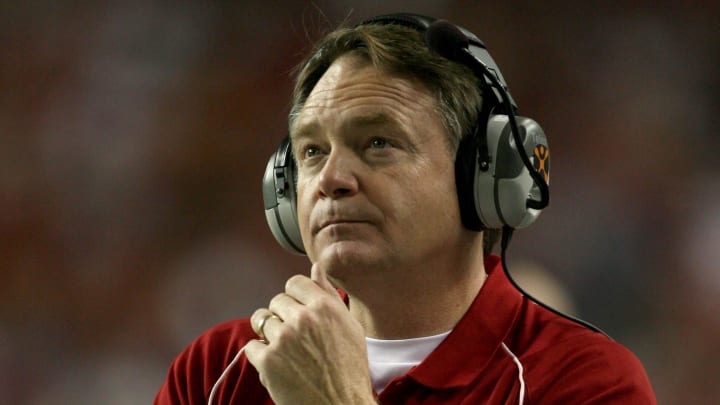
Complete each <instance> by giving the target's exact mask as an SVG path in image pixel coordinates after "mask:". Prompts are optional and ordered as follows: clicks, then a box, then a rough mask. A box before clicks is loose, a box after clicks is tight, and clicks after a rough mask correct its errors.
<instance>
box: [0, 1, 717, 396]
mask: <svg viewBox="0 0 720 405" xmlns="http://www.w3.org/2000/svg"><path fill="white" fill-rule="evenodd" d="M60 3H68V4H60ZM487 3H489V2H474V1H450V0H446V1H442V0H422V1H417V2H414V4H415V6H414V7H415V8H414V9H413V10H408V9H407V8H406V3H404V2H400V1H396V0H392V1H362V2H351V1H348V0H344V1H330V0H325V1H321V0H316V1H313V2H310V1H285V2H274V1H266V0H263V1H260V0H257V1H238V2H192V1H177V2H170V1H159V0H155V1H122V2H109V3H106V2H98V3H94V2H78V3H73V2H52V1H28V2H9V1H5V2H2V4H1V5H0V398H2V399H3V400H2V402H7V403H13V404H33V405H34V404H67V403H74V404H84V403H87V404H90V403H103V404H111V405H112V404H140V403H149V402H150V401H151V400H152V397H153V396H154V394H155V392H156V390H157V389H158V387H159V386H160V384H161V383H162V381H163V379H164V378H165V374H166V371H167V368H168V366H169V364H170V362H171V361H172V359H173V357H174V356H175V355H176V354H177V353H178V352H179V351H180V350H181V349H182V348H184V347H185V345H187V344H188V343H189V342H190V341H191V340H192V339H194V338H195V337H196V336H197V335H198V334H199V333H201V332H202V331H203V330H205V329H207V328H208V327H210V326H212V325H214V324H216V323H218V322H221V321H224V320H228V319H231V318H235V317H245V316H249V315H250V314H251V313H252V311H253V310H254V309H255V308H257V307H259V306H264V305H266V303H267V301H268V299H269V298H271V297H272V296H273V295H274V294H275V293H276V292H279V291H280V290H281V289H282V286H283V285H284V281H285V279H287V278H288V277H289V276H290V275H292V274H295V273H300V272H305V273H307V272H308V271H309V265H308V262H307V260H306V259H305V258H303V257H299V256H292V255H290V254H288V253H285V252H284V251H283V250H282V249H281V248H280V247H279V245H278V244H277V243H276V242H275V241H274V240H273V239H272V235H271V234H270V232H269V230H268V228H267V226H266V223H265V218H264V212H263V205H262V194H261V187H260V186H261V179H262V174H263V171H264V169H265V165H266V163H267V159H268V158H269V157H270V155H271V153H272V152H273V151H274V149H275V148H276V147H277V144H278V142H279V141H280V139H281V138H282V137H283V136H284V135H285V133H286V131H287V121H286V118H287V113H288V106H289V97H290V91H291V87H292V73H293V72H294V67H295V66H296V65H297V64H298V63H299V62H300V61H301V59H302V57H303V55H304V53H305V52H306V51H307V50H308V49H309V47H310V46H311V43H312V40H313V39H316V38H318V35H319V33H321V32H323V31H327V30H328V29H331V28H334V27H336V26H337V25H339V24H340V23H342V22H343V21H347V22H349V23H354V22H358V21H359V20H361V19H362V18H364V17H370V16H373V15H376V14H382V13H387V12H394V11H415V12H419V13H422V14H427V15H432V16H436V17H442V18H446V19H449V20H451V21H453V22H455V23H457V24H460V25H462V26H464V27H466V28H468V29H470V30H471V31H473V32H474V33H475V34H477V35H478V36H479V37H480V38H481V39H483V40H484V41H485V43H486V44H487V45H488V47H489V49H490V51H491V53H492V55H493V56H494V57H495V60H496V61H497V62H498V64H499V65H500V67H501V68H502V70H503V73H504V75H505V78H506V79H507V81H508V83H509V85H510V89H511V91H512V93H513V96H514V98H515V100H516V101H517V102H518V104H519V106H520V111H521V113H522V114H525V115H527V116H530V117H532V118H533V119H535V120H536V121H538V122H539V123H540V124H541V125H542V127H543V129H544V130H545V132H546V134H547V135H548V138H549V141H550V147H551V162H552V163H551V165H552V174H551V182H550V184H551V190H552V194H551V204H550V207H549V208H548V209H547V210H546V211H545V212H544V213H543V215H542V216H541V217H540V219H539V220H538V221H537V223H536V224H535V225H533V226H532V227H530V228H528V229H526V230H522V231H518V232H516V234H515V237H514V240H513V243H512V245H511V247H510V250H509V256H508V262H509V264H510V269H511V271H512V270H513V269H516V270H517V272H518V274H521V273H523V271H524V270H527V269H530V268H532V269H540V274H544V276H545V277H546V278H547V279H549V280H554V282H555V284H556V286H560V288H561V290H562V293H563V294H565V295H566V296H567V297H569V298H568V299H569V300H570V301H572V308H573V312H575V313H577V314H578V315H579V316H581V317H582V318H584V319H586V320H588V321H590V322H591V323H593V324H595V325H597V326H599V327H601V328H602V329H604V330H605V331H606V332H608V333H609V334H610V335H611V336H613V338H615V339H616V340H618V341H620V342H621V343H623V344H625V345H627V346H628V347H629V348H631V349H632V350H633V351H634V352H635V353H636V354H637V355H638V357H639V358H640V359H641V360H642V361H643V363H644V365H645V367H646V369H647V371H648V375H649V377H650V380H651V382H652V384H653V386H654V388H655V391H656V394H657V397H658V400H659V401H660V403H663V404H681V403H683V404H684V403H713V402H715V401H717V400H718V398H720V386H718V384H717V382H716V381H715V380H716V379H717V376H718V375H720V350H717V342H718V341H720V316H718V314H720V304H719V303H718V302H720V299H719V298H720V203H719V202H720V177H718V175H720V169H719V168H718V162H720V160H719V159H718V151H720V137H719V136H718V131H719V130H720V75H718V72H720V28H719V27H720V26H718V24H717V18H716V17H717V16H718V15H720V4H719V3H718V2H715V1H713V2H705V3H703V4H702V5H700V3H698V4H697V5H695V4H694V3H693V2H669V1H659V2H658V1H655V2H650V1H639V0H635V1H625V2H617V3H618V4H616V5H611V4H607V3H608V2H601V1H590V2H570V1H549V2H534V3H533V2H520V1H506V2H498V3H502V4H493V5H491V4H487ZM532 279H533V278H531V277H528V278H527V280H532ZM540 285H541V283H539V282H530V281H528V285H526V287H527V289H528V290H530V291H534V289H537V290H539V289H541V287H539V286H540ZM542 294H543V292H542V291H538V295H542ZM551 295H552V294H551ZM548 299H552V297H549V298H548Z"/></svg>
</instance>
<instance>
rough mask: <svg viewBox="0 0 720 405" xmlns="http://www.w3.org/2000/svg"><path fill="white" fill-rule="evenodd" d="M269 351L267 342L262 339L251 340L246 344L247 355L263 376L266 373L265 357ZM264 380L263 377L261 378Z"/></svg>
mask: <svg viewBox="0 0 720 405" xmlns="http://www.w3.org/2000/svg"><path fill="white" fill-rule="evenodd" d="M266 353H267V343H264V342H263V341H261V340H254V339H253V340H250V341H248V342H247V343H246V344H245V357H247V359H248V361H249V362H250V364H252V365H253V366H254V367H255V369H256V370H257V371H258V373H259V374H260V375H261V376H263V375H264V374H265V372H264V371H265V367H266V365H265V363H266V361H265V359H266V356H267V355H266ZM261 382H262V378H261ZM263 385H264V383H263Z"/></svg>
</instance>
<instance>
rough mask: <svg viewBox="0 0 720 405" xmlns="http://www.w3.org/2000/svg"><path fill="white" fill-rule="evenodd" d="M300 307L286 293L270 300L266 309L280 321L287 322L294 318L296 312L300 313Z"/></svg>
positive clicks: (296, 301)
mask: <svg viewBox="0 0 720 405" xmlns="http://www.w3.org/2000/svg"><path fill="white" fill-rule="evenodd" d="M300 306H302V303H300V302H299V301H298V300H296V299H295V298H293V297H291V296H290V295H288V294H286V293H280V294H278V295H276V296H275V297H273V299H272V300H270V305H268V308H269V309H270V311H271V312H273V313H274V314H277V315H278V316H279V317H280V318H281V319H282V320H288V319H293V318H294V317H295V316H296V314H297V313H298V311H300Z"/></svg>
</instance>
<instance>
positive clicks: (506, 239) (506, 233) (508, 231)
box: [500, 225, 612, 340]
mask: <svg viewBox="0 0 720 405" xmlns="http://www.w3.org/2000/svg"><path fill="white" fill-rule="evenodd" d="M513 231H514V229H513V228H511V227H509V226H507V225H506V226H504V227H503V229H502V237H501V240H500V261H501V262H502V267H503V271H504V272H505V276H506V277H507V279H508V280H510V283H511V284H512V285H513V286H514V287H515V289H517V290H518V291H520V293H521V294H522V295H524V296H525V297H527V298H528V299H529V300H530V301H532V302H534V303H536V304H537V305H539V306H541V307H543V308H545V309H547V310H548V311H550V312H552V313H554V314H555V315H558V316H560V317H562V318H565V319H567V320H570V321H572V322H575V323H577V324H579V325H582V326H584V327H586V328H588V329H590V330H592V331H594V332H598V333H602V334H603V335H605V336H606V337H607V338H608V339H610V340H612V338H611V337H610V336H609V335H608V334H607V333H605V332H604V331H603V330H602V329H600V328H598V327H597V326H595V325H593V324H591V323H590V322H587V321H583V320H582V319H580V318H576V317H574V316H572V315H568V314H566V313H563V312H560V311H559V310H557V309H555V308H553V307H551V306H549V305H547V304H545V303H544V302H542V301H540V300H539V299H537V298H535V297H533V296H532V295H531V294H529V293H528V292H527V291H525V290H524V289H523V288H522V287H520V285H519V284H518V283H516V282H515V280H514V279H513V278H512V275H511V274H510V271H509V270H508V266H507V262H506V260H505V256H506V252H507V248H508V245H509V244H510V239H512V235H513Z"/></svg>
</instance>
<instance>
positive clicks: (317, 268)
mask: <svg viewBox="0 0 720 405" xmlns="http://www.w3.org/2000/svg"><path fill="white" fill-rule="evenodd" d="M310 279H311V280H312V281H314V282H315V283H316V284H317V285H319V286H320V287H322V289H323V290H325V291H327V292H330V293H333V294H337V290H336V289H335V287H334V286H333V285H332V284H331V283H330V280H328V278H327V269H326V268H325V266H323V265H321V264H320V262H315V263H314V264H313V265H312V268H311V269H310Z"/></svg>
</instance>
